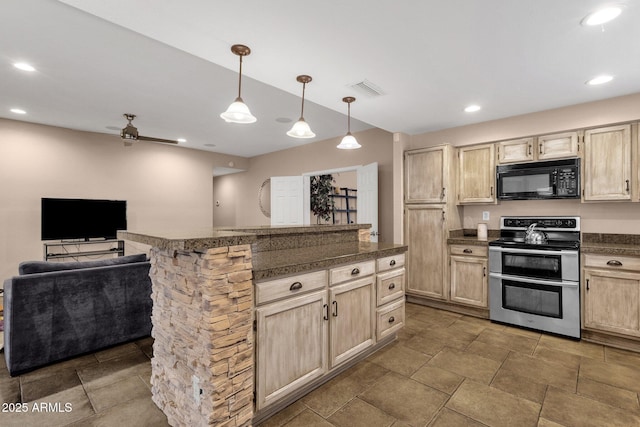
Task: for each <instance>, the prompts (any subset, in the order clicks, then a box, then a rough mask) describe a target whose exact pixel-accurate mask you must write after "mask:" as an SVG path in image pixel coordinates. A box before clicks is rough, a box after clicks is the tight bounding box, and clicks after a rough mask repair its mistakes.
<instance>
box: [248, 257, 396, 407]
mask: <svg viewBox="0 0 640 427" xmlns="http://www.w3.org/2000/svg"><path fill="white" fill-rule="evenodd" d="M404 265H405V255H404V254H397V255H393V256H388V257H383V258H378V259H368V260H363V261H361V262H356V263H352V264H345V265H341V266H338V267H335V268H331V269H329V270H319V271H312V272H309V273H302V274H298V275H296V276H291V277H284V278H278V279H274V280H270V281H264V282H259V283H256V284H255V289H256V292H255V300H256V305H257V307H256V309H255V319H256V410H257V411H261V410H263V409H265V408H267V407H269V406H270V405H272V404H274V403H276V402H280V403H279V404H280V405H281V404H282V403H283V399H285V400H286V399H291V398H292V396H293V395H295V392H296V391H299V390H300V389H301V388H303V387H304V386H307V385H310V384H311V383H313V382H314V381H315V382H319V381H321V380H320V378H322V377H323V376H325V375H328V374H329V373H330V372H332V371H335V370H336V369H340V366H341V365H342V366H344V364H345V362H347V361H349V360H352V359H354V358H356V357H357V356H358V355H360V354H361V353H363V352H365V351H367V349H370V348H371V347H372V346H373V345H374V344H375V343H376V337H377V338H378V340H380V339H383V338H385V337H387V335H390V334H393V333H395V332H396V331H397V330H398V329H399V328H401V327H402V326H403V325H404V283H405V280H404V271H405V270H404ZM377 271H380V272H381V274H380V277H378V275H377V274H376V272H377ZM382 286H386V290H387V292H385V293H381V295H380V297H378V295H377V293H378V289H380V288H381V287H382ZM379 302H380V303H379ZM381 316H382V317H381ZM380 322H384V323H380ZM378 324H380V327H378V326H377V325H378ZM376 331H377V332H376ZM316 380H317V381H316ZM275 406H278V405H275ZM272 409H273V408H269V409H267V411H269V410H272Z"/></svg>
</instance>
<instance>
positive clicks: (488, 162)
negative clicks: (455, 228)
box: [457, 144, 496, 205]
mask: <svg viewBox="0 0 640 427" xmlns="http://www.w3.org/2000/svg"><path fill="white" fill-rule="evenodd" d="M494 147H495V144H480V145H470V146H466V147H460V148H458V149H457V153H458V167H457V171H458V197H457V203H458V204H461V205H462V204H474V203H495V201H496V192H495V182H496V166H495V165H496V162H495V148H494Z"/></svg>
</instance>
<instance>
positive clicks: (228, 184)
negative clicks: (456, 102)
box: [213, 129, 393, 242]
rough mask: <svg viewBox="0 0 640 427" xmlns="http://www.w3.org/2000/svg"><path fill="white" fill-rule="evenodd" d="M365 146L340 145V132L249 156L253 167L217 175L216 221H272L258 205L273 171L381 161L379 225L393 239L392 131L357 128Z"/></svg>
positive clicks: (293, 171)
mask: <svg viewBox="0 0 640 427" xmlns="http://www.w3.org/2000/svg"><path fill="white" fill-rule="evenodd" d="M354 135H355V137H356V138H357V139H358V142H359V143H360V144H361V145H362V148H360V149H358V150H338V149H337V148H336V145H338V143H339V142H340V138H334V139H328V140H325V141H318V142H314V143H311V144H305V145H301V146H299V147H296V148H291V149H288V150H283V151H278V152H275V153H270V154H265V155H262V156H257V157H253V158H251V159H249V170H248V171H247V172H243V173H237V174H233V175H225V176H222V177H216V178H215V179H214V189H213V197H214V200H216V201H219V202H220V206H219V207H214V212H213V221H214V225H216V226H223V225H263V224H269V221H270V220H269V218H267V217H265V216H264V215H263V214H262V212H261V211H260V208H259V206H258V190H259V188H260V185H261V184H262V182H263V181H264V180H265V179H266V178H269V177H271V176H291V175H301V174H303V173H305V172H314V171H321V170H327V169H337V168H342V167H348V166H358V165H365V164H369V163H373V162H378V192H379V198H378V206H379V207H378V228H379V232H380V234H381V235H380V241H381V242H384V241H386V242H391V241H392V240H393V236H392V233H393V211H392V205H393V135H392V134H391V133H389V132H386V131H383V130H381V129H370V130H367V131H364V132H358V133H356V134H354Z"/></svg>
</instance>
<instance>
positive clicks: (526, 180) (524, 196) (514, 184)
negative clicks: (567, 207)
mask: <svg viewBox="0 0 640 427" xmlns="http://www.w3.org/2000/svg"><path fill="white" fill-rule="evenodd" d="M496 182H497V187H498V199H500V200H533V199H579V198H580V159H579V158H574V159H562V160H550V161H543V162H532V163H518V164H512V165H501V166H497V167H496Z"/></svg>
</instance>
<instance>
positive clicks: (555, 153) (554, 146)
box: [535, 132, 579, 160]
mask: <svg viewBox="0 0 640 427" xmlns="http://www.w3.org/2000/svg"><path fill="white" fill-rule="evenodd" d="M578 149H579V148H578V132H564V133H556V134H553V135H543V136H539V137H538V138H537V141H536V150H535V153H536V155H537V156H538V160H551V159H560V158H563V157H577V156H578Z"/></svg>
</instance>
